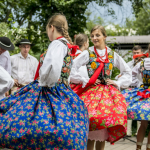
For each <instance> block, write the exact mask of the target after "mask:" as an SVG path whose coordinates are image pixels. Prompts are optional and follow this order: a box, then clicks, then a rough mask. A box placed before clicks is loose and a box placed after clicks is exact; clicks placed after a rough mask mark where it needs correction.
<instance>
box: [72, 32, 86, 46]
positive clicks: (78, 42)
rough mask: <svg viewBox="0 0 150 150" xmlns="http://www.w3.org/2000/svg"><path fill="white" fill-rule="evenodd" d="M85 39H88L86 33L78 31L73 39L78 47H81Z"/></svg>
mask: <svg viewBox="0 0 150 150" xmlns="http://www.w3.org/2000/svg"><path fill="white" fill-rule="evenodd" d="M87 40H88V36H87V35H86V34H83V33H80V34H77V35H76V37H75V39H74V44H75V45H78V46H79V48H81V47H82V46H83V44H84V43H85V42H87Z"/></svg>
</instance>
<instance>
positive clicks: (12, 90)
mask: <svg viewBox="0 0 150 150" xmlns="http://www.w3.org/2000/svg"><path fill="white" fill-rule="evenodd" d="M26 85H27V84H23V85H21V87H24V86H26ZM21 87H18V86H15V85H14V86H13V87H12V88H11V94H14V93H15V92H17V91H18V90H20V89H21Z"/></svg>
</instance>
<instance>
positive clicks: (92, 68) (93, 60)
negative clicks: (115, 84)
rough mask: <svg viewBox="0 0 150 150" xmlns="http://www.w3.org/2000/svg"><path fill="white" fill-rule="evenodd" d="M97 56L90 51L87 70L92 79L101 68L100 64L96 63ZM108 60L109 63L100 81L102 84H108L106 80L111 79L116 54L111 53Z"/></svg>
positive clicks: (105, 66) (106, 64)
mask: <svg viewBox="0 0 150 150" xmlns="http://www.w3.org/2000/svg"><path fill="white" fill-rule="evenodd" d="M96 59H97V56H96V54H95V52H92V51H90V50H89V63H88V64H87V70H88V75H89V77H90V78H91V76H92V75H93V74H94V72H95V70H96V69H97V68H98V67H99V65H100V63H99V62H96ZM108 59H109V63H105V64H104V68H103V70H102V71H101V73H100V75H99V77H98V79H99V80H101V83H102V84H106V82H105V80H106V79H107V78H109V79H110V78H111V75H112V69H113V65H114V52H113V51H110V52H109V53H108Z"/></svg>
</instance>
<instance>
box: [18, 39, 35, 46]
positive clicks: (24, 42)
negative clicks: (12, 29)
mask: <svg viewBox="0 0 150 150" xmlns="http://www.w3.org/2000/svg"><path fill="white" fill-rule="evenodd" d="M22 44H29V45H31V46H33V44H32V43H31V42H30V41H29V40H28V39H22V40H21V41H20V42H18V43H17V44H16V46H19V45H22Z"/></svg>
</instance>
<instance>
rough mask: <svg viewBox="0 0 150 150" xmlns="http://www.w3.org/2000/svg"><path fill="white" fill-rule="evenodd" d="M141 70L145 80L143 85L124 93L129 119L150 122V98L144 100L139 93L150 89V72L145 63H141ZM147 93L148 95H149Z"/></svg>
mask: <svg viewBox="0 0 150 150" xmlns="http://www.w3.org/2000/svg"><path fill="white" fill-rule="evenodd" d="M140 70H141V73H142V78H143V83H144V84H143V85H141V87H140V88H133V89H126V90H124V91H122V94H123V95H124V97H125V99H126V102H127V117H128V119H132V120H150V98H143V97H141V96H138V95H137V92H143V91H144V90H146V89H148V88H150V70H146V69H145V68H144V61H142V62H141V65H140ZM149 93H150V91H147V92H146V94H149Z"/></svg>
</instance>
